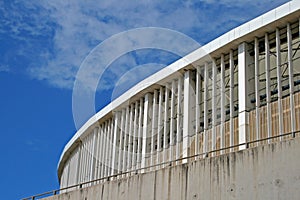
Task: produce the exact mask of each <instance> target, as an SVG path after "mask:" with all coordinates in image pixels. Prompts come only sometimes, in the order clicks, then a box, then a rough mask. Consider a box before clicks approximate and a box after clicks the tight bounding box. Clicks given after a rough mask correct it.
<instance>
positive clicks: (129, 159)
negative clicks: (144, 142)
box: [127, 104, 134, 171]
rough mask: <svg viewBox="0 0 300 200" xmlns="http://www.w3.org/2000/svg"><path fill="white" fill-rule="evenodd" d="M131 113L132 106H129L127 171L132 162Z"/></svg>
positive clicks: (132, 110)
mask: <svg viewBox="0 0 300 200" xmlns="http://www.w3.org/2000/svg"><path fill="white" fill-rule="evenodd" d="M133 112H134V105H133V104H131V106H130V114H129V131H128V133H129V134H128V154H127V157H128V158H127V169H128V171H129V170H130V169H131V167H132V165H131V161H132V155H133V152H132V142H133V138H132V136H133V123H132V122H133Z"/></svg>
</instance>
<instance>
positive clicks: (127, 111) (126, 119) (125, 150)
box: [123, 106, 129, 172]
mask: <svg viewBox="0 0 300 200" xmlns="http://www.w3.org/2000/svg"><path fill="white" fill-rule="evenodd" d="M128 131H129V106H127V107H126V118H125V131H124V152H123V172H125V171H126V170H127V159H128V156H127V153H128V137H129V134H128Z"/></svg>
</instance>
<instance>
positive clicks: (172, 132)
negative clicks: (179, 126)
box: [169, 79, 176, 160]
mask: <svg viewBox="0 0 300 200" xmlns="http://www.w3.org/2000/svg"><path fill="white" fill-rule="evenodd" d="M175 90H176V82H175V80H174V79H173V80H172V85H171V111H170V155H169V160H173V159H174V157H173V155H174V152H173V151H174V149H173V148H174V145H175V141H176V138H175V136H176V135H175V133H176V129H175V120H176V116H175Z"/></svg>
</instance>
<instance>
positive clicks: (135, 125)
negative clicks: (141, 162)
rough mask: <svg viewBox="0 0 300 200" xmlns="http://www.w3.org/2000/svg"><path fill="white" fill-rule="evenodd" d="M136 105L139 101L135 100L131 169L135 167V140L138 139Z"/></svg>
mask: <svg viewBox="0 0 300 200" xmlns="http://www.w3.org/2000/svg"><path fill="white" fill-rule="evenodd" d="M138 105H139V102H138V101H136V102H135V104H134V120H133V121H134V122H133V147H132V169H133V170H134V169H135V168H136V160H137V141H138V138H137V136H138V130H137V129H138V108H139V107H138Z"/></svg>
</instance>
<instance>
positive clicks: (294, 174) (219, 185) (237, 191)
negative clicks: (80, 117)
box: [46, 138, 300, 200]
mask: <svg viewBox="0 0 300 200" xmlns="http://www.w3.org/2000/svg"><path fill="white" fill-rule="evenodd" d="M299 156H300V138H295V139H292V140H287V141H282V142H277V143H272V144H268V145H264V146H259V147H255V148H251V149H246V150H243V151H238V152H234V153H230V154H225V155H222V156H218V157H213V158H207V159H203V160H198V161H194V162H190V163H187V164H183V165H179V166H174V167H168V168H164V169H161V170H158V171H154V172H149V173H145V174H138V175H135V176H132V177H129V178H124V179H120V180H115V181H111V182H107V183H104V184H99V185H95V186H91V187H87V188H83V189H80V190H76V191H71V192H67V193H63V194H60V195H56V196H52V197H48V198H46V199H47V200H93V199H101V200H115V199H118V200H127V199H128V200H161V199H168V200H176V199H178V200H179V199H180V200H191V199H224V200H228V199H243V200H245V199H249V200H253V199H265V200H268V199H270V200H271V199H272V200H276V199H278V200H279V199H289V200H293V199H295V200H296V199H299V197H300V157H299Z"/></svg>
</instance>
